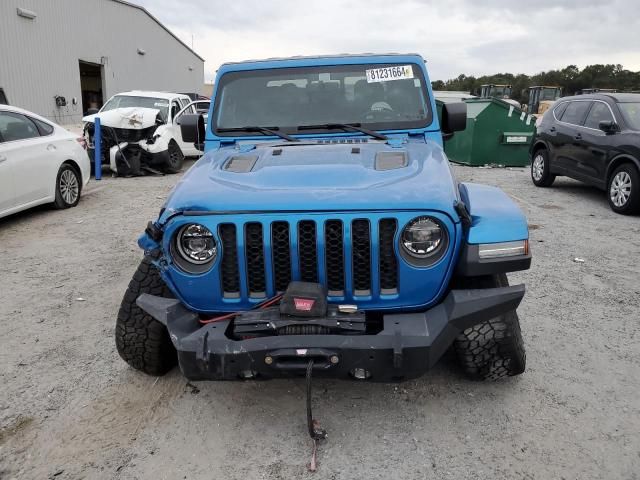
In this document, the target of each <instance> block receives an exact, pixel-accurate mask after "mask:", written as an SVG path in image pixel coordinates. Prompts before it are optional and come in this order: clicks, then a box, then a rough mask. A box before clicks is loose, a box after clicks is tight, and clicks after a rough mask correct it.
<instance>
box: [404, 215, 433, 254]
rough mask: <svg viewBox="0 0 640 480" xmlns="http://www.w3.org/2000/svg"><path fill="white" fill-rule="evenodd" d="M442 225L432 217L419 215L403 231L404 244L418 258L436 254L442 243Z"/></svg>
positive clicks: (409, 252) (408, 251)
mask: <svg viewBox="0 0 640 480" xmlns="http://www.w3.org/2000/svg"><path fill="white" fill-rule="evenodd" d="M443 238H444V234H443V232H442V227H440V225H439V224H438V223H437V222H436V221H435V220H434V219H432V218H430V217H418V218H414V219H413V220H411V222H410V223H409V224H408V225H407V226H406V227H405V228H404V230H403V231H402V239H401V241H402V246H403V247H404V249H405V250H406V251H407V253H408V254H409V255H411V256H413V257H416V258H427V257H430V256H431V255H433V254H435V253H436V252H437V251H438V250H439V248H440V245H442V242H443Z"/></svg>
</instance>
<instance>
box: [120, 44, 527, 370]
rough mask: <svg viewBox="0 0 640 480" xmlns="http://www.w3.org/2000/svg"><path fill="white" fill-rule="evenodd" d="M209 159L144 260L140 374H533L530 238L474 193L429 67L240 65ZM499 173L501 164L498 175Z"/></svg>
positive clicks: (125, 340) (457, 107)
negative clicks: (512, 281)
mask: <svg viewBox="0 0 640 480" xmlns="http://www.w3.org/2000/svg"><path fill="white" fill-rule="evenodd" d="M215 85H216V86H215V91H214V93H213V97H212V102H211V107H210V111H209V113H208V121H207V123H206V125H205V122H204V120H203V117H202V116H198V115H189V116H184V117H183V119H182V121H181V129H182V133H183V138H184V139H185V141H189V142H193V143H194V144H196V146H197V148H199V149H200V150H204V152H205V154H204V155H203V156H202V158H200V160H199V161H198V162H197V163H195V164H194V165H193V166H192V167H191V168H190V169H189V171H188V172H187V173H186V174H185V175H184V176H183V177H182V179H181V180H180V181H179V183H178V184H177V185H176V187H175V188H174V190H173V191H172V193H171V195H170V196H169V198H168V199H167V201H166V203H165V204H164V206H163V207H162V209H161V211H160V214H159V216H158V218H157V219H156V220H155V221H152V222H149V224H148V226H147V228H146V230H145V232H144V234H143V235H142V236H141V237H140V239H139V245H140V247H141V248H142V249H143V250H144V259H143V260H142V263H141V264H140V266H139V267H138V270H137V272H136V273H135V274H134V276H133V279H132V280H131V282H130V284H129V287H128V289H127V292H126V294H125V296H124V299H123V301H122V305H121V307H120V311H119V313H118V319H117V325H116V344H117V348H118V352H119V353H120V355H121V356H122V358H123V359H124V360H126V361H127V362H128V363H129V364H130V365H131V366H133V367H134V368H136V369H139V370H142V371H143V372H146V373H148V374H151V375H162V374H164V373H166V372H167V371H168V370H169V369H171V368H172V367H173V366H174V365H176V363H177V364H179V366H180V369H181V370H182V373H183V374H184V376H186V377H187V378H188V379H192V380H227V379H238V378H241V379H248V378H273V377H278V376H287V375H304V373H305V371H307V376H308V375H309V371H312V372H313V374H314V375H318V376H323V375H324V376H331V377H336V378H354V379H360V380H366V379H368V380H371V381H390V380H402V379H409V378H415V377H417V376H419V375H421V374H423V373H424V372H426V371H427V370H428V369H429V368H430V367H432V366H433V365H434V364H435V363H436V362H437V361H438V359H440V357H441V356H442V355H443V354H444V353H445V352H446V351H447V350H449V349H450V348H452V349H453V350H454V351H455V352H456V354H457V357H458V359H459V361H460V364H461V366H462V368H463V370H464V371H465V372H466V373H467V374H468V375H469V376H471V377H472V378H475V379H494V378H499V377H504V376H508V375H517V374H520V373H522V372H523V371H524V369H525V351H524V346H523V342H522V335H521V331H520V324H519V320H518V316H517V314H516V308H517V307H518V305H519V303H520V301H521V300H522V298H523V295H524V291H525V289H524V286H523V285H515V286H510V285H509V283H508V281H507V277H506V273H507V272H512V271H517V270H525V269H528V268H529V266H530V263H531V255H530V252H529V243H528V228H527V222H526V219H525V217H524V216H523V214H522V213H521V211H520V210H519V209H518V207H517V206H516V205H515V204H514V202H513V201H512V200H511V199H510V198H509V197H508V196H507V195H506V194H505V193H503V192H502V191H501V190H499V189H497V188H494V187H490V186H485V185H476V184H471V183H461V182H458V181H457V180H456V178H455V176H454V174H453V172H452V170H451V167H450V165H449V162H448V160H447V157H446V156H445V154H444V152H443V149H442V146H443V141H446V139H447V138H449V137H451V136H452V135H453V134H454V132H455V131H458V130H462V129H464V127H465V124H466V106H465V104H461V103H450V104H445V105H444V107H443V109H442V113H441V115H440V116H439V115H438V113H437V110H436V103H435V100H434V97H433V94H432V90H431V84H430V81H429V77H428V75H427V70H426V66H425V62H424V60H423V59H422V58H421V57H420V56H419V55H415V54H410V55H396V54H394V55H353V56H350V55H340V56H325V57H313V58H306V57H295V58H289V59H269V60H262V61H247V62H240V63H227V64H225V65H222V66H221V67H220V69H219V70H218V73H217V78H216V82H215ZM497 163H499V162H497Z"/></svg>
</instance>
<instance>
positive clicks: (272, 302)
mask: <svg viewBox="0 0 640 480" xmlns="http://www.w3.org/2000/svg"><path fill="white" fill-rule="evenodd" d="M281 299H282V294H280V295H276V296H275V297H271V298H268V299H266V300H265V301H263V302H260V303H258V304H257V305H255V306H254V307H253V308H252V309H251V310H257V309H260V310H263V309H265V308H267V307H272V306H273V305H275V304H277V303H278V302H279V301H280V300H281ZM241 313H242V312H233V313H227V314H226V315H222V316H221V317H214V318H201V319H200V323H201V324H202V325H207V324H209V323H216V322H222V321H223V320H230V319H232V318H235V317H236V316H237V315H240V314H241Z"/></svg>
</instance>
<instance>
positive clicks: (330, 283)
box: [324, 220, 344, 296]
mask: <svg viewBox="0 0 640 480" xmlns="http://www.w3.org/2000/svg"><path fill="white" fill-rule="evenodd" d="M324 244H325V263H326V268H327V289H328V290H329V295H333V296H341V295H343V294H344V238H343V235H342V222H341V221H340V220H329V221H328V222H327V223H326V224H325V226H324Z"/></svg>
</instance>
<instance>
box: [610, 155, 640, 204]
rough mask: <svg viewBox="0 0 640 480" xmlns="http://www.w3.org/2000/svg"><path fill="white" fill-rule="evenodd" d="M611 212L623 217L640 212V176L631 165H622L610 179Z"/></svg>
mask: <svg viewBox="0 0 640 480" xmlns="http://www.w3.org/2000/svg"><path fill="white" fill-rule="evenodd" d="M607 192H608V195H607V197H608V199H609V206H610V207H611V210H613V211H614V212H616V213H621V214H623V215H629V214H631V213H637V212H639V211H640V174H639V173H638V169H637V168H636V167H635V166H634V165H633V164H631V163H625V164H623V165H620V166H619V167H618V168H616V170H615V171H614V172H613V174H612V175H611V177H610V178H609V188H607Z"/></svg>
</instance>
